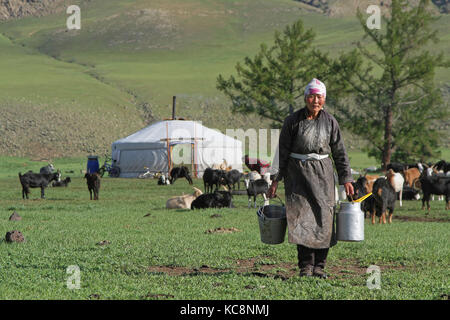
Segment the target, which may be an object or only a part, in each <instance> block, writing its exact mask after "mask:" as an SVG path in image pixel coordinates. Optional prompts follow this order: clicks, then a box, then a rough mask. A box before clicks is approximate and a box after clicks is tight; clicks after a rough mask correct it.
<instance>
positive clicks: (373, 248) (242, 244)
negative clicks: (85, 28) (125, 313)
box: [0, 155, 450, 300]
mask: <svg viewBox="0 0 450 320" xmlns="http://www.w3.org/2000/svg"><path fill="white" fill-rule="evenodd" d="M350 156H351V157H352V155H350ZM353 158H355V156H354V155H353ZM356 158H358V159H359V160H358V161H363V160H364V158H363V157H362V156H361V155H358V156H357V157H356ZM356 158H355V159H356ZM0 161H1V163H2V165H1V166H0V199H1V200H0V237H1V238H2V239H4V235H5V234H6V232H7V231H11V230H20V231H21V232H22V233H23V235H24V237H25V239H26V242H24V243H13V244H9V243H6V242H5V241H4V240H0V299H82V300H85V299H86V300H88V299H133V300H134V299H137V300H141V299H177V300H178V299H192V300H196V299H219V300H220V299H263V300H272V299H273V300H279V299H364V300H365V299H380V300H384V299H427V300H428V299H438V300H439V299H444V298H447V297H448V295H449V293H450V283H449V281H448V278H449V276H450V272H449V269H448V265H449V262H450V248H449V246H448V239H449V236H450V231H449V230H450V229H449V228H448V226H449V224H448V223H449V222H450V217H449V215H448V211H446V210H445V208H444V207H445V204H444V202H442V201H433V202H432V203H431V207H432V210H431V212H430V213H429V214H428V215H425V212H424V211H422V210H421V209H420V208H421V202H420V201H404V206H403V207H401V208H399V207H397V208H396V211H395V213H394V220H393V223H392V224H391V225H388V224H386V225H378V224H376V225H371V224H370V222H369V219H367V220H366V223H365V240H364V241H363V242H360V243H346V242H339V243H338V245H337V246H335V247H334V248H332V249H331V250H330V254H329V258H328V264H327V272H328V274H329V279H327V280H319V279H304V278H299V276H298V267H297V266H296V263H297V256H296V249H295V246H294V245H293V244H289V243H287V240H286V242H285V243H283V244H280V245H265V244H263V243H261V241H260V235H259V229H258V221H257V216H256V209H253V208H251V209H248V208H247V197H246V196H235V197H234V200H233V202H234V204H235V206H236V208H234V209H208V210H201V211H189V210H186V211H184V210H166V209H165V202H166V200H167V199H168V198H169V197H171V196H175V195H181V194H182V193H185V194H186V193H191V192H192V188H191V187H190V186H189V185H188V183H187V181H186V180H179V181H177V182H176V183H175V184H174V185H172V186H164V187H161V186H157V184H156V181H155V180H141V179H113V178H109V177H104V178H103V180H102V186H101V191H100V200H99V201H90V200H89V192H88V190H87V187H86V183H85V180H84V179H83V178H82V174H81V173H80V170H82V169H85V165H86V161H85V159H84V158H72V159H69V158H65V159H57V160H55V162H54V164H55V166H56V167H57V168H60V169H61V171H62V173H63V177H65V176H71V177H72V183H71V184H70V185H69V187H68V188H48V189H46V197H47V199H46V200H41V199H39V198H40V191H39V189H32V194H31V197H30V200H22V198H21V186H20V183H19V181H18V177H17V173H18V172H19V171H21V172H22V173H23V172H26V171H28V170H34V171H37V170H39V168H40V167H41V166H43V165H44V163H43V162H36V161H30V160H29V159H27V158H10V157H2V158H1V159H0ZM355 161H356V160H355ZM357 164H358V163H357V162H355V165H356V166H357ZM68 171H73V173H67V172H68ZM194 186H197V187H200V188H201V189H203V187H202V183H201V180H194ZM283 192H284V191H283V188H282V185H281V188H280V190H279V194H280V196H282V197H283ZM13 211H16V212H17V213H18V214H19V215H21V216H22V220H21V221H8V218H9V216H10V215H11V214H12V212H13ZM148 214H150V215H148ZM214 214H219V215H220V217H215V218H213V217H211V216H212V215H214ZM215 228H236V229H238V231H236V232H233V233H224V234H220V233H207V231H208V230H214V229H215ZM104 240H107V241H109V244H106V245H99V243H100V242H101V241H104ZM73 265H75V266H78V267H79V269H80V286H81V287H80V289H69V288H68V287H67V281H68V279H69V277H71V274H68V273H67V272H66V271H67V268H68V267H69V266H73ZM371 265H376V266H378V267H380V269H381V289H379V290H377V289H373V290H370V289H368V287H367V280H368V279H369V276H370V274H367V273H366V271H367V268H368V267H369V266H371Z"/></svg>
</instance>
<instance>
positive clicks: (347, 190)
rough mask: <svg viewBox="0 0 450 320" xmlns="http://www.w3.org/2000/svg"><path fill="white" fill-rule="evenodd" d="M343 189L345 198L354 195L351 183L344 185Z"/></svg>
mask: <svg viewBox="0 0 450 320" xmlns="http://www.w3.org/2000/svg"><path fill="white" fill-rule="evenodd" d="M344 188H345V193H346V194H347V196H352V195H353V194H354V193H355V190H353V185H352V183H351V182H346V183H344Z"/></svg>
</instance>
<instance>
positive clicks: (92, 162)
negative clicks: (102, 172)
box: [86, 156, 100, 173]
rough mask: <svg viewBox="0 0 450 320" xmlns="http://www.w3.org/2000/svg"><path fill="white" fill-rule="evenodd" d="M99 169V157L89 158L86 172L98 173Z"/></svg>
mask: <svg viewBox="0 0 450 320" xmlns="http://www.w3.org/2000/svg"><path fill="white" fill-rule="evenodd" d="M99 168H100V166H99V164H98V156H88V162H87V168H86V171H87V172H88V173H95V172H98V169H99Z"/></svg>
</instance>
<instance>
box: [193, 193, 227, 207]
mask: <svg viewBox="0 0 450 320" xmlns="http://www.w3.org/2000/svg"><path fill="white" fill-rule="evenodd" d="M231 200H232V195H231V193H230V192H228V191H218V190H216V191H214V193H204V194H201V195H200V196H198V197H197V198H196V199H195V200H194V201H192V204H191V210H194V209H207V208H231V207H232V202H231Z"/></svg>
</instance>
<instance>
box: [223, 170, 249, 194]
mask: <svg viewBox="0 0 450 320" xmlns="http://www.w3.org/2000/svg"><path fill="white" fill-rule="evenodd" d="M243 176H244V174H243V173H241V172H239V170H236V169H233V170H230V171H228V172H225V174H224V178H223V183H224V184H226V185H227V186H228V190H231V187H233V190H234V189H235V185H236V183H237V184H238V190H239V189H241V178H242V177H243Z"/></svg>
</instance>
